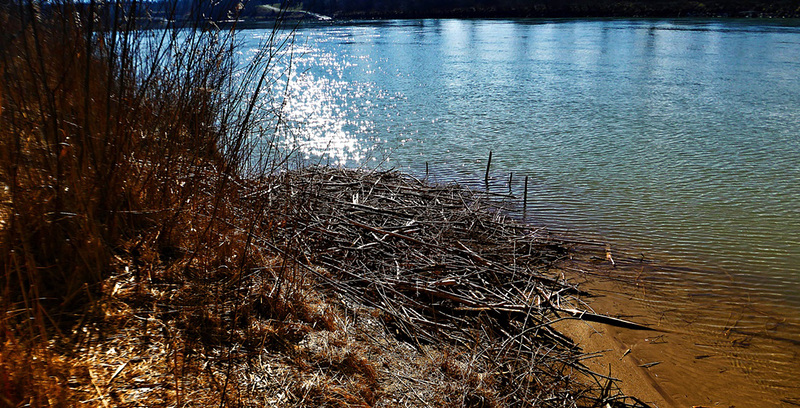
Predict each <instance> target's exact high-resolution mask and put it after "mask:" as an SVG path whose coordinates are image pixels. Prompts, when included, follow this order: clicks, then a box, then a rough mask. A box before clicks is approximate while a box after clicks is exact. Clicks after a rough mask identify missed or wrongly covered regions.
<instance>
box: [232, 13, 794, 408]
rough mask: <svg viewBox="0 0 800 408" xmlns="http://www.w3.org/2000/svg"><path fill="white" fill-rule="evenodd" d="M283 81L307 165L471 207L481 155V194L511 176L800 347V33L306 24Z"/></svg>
mask: <svg viewBox="0 0 800 408" xmlns="http://www.w3.org/2000/svg"><path fill="white" fill-rule="evenodd" d="M247 35H248V38H249V39H250V41H251V42H253V46H255V44H256V40H257V38H259V37H260V36H262V35H263V33H261V32H260V31H259V30H252V31H249V32H248V33H247ZM292 64H293V68H292V75H291V81H290V82H289V83H288V88H287V90H286V92H287V93H288V96H289V97H288V98H287V101H288V102H287V105H286V109H285V112H286V116H285V119H286V120H287V121H288V122H289V123H290V124H294V125H296V126H294V127H293V131H292V132H291V134H290V136H287V142H288V143H289V144H291V145H292V146H294V147H296V148H297V149H299V151H300V152H301V153H302V154H303V155H305V156H306V157H307V158H308V159H310V160H318V161H321V162H322V163H330V164H336V165H347V166H359V165H367V166H377V165H381V166H384V167H396V168H399V169H402V170H405V171H410V172H412V173H413V174H416V175H417V176H419V177H424V176H426V174H429V175H430V178H432V179H434V180H437V181H444V182H449V181H457V182H461V183H464V184H468V185H472V186H475V187H478V188H483V182H482V180H483V174H484V173H483V172H484V171H485V166H486V161H487V156H488V154H489V151H492V152H493V161H492V168H491V177H492V180H491V182H490V184H491V189H492V190H494V191H497V192H502V191H504V190H505V191H508V190H507V189H508V184H507V183H508V178H509V174H510V173H513V179H512V186H511V187H512V191H513V193H514V194H515V195H516V196H517V197H520V196H521V195H522V189H523V187H522V182H523V180H524V178H525V177H526V176H527V177H528V178H529V186H528V189H529V192H528V202H527V212H526V214H525V216H526V219H527V220H529V221H531V222H534V223H538V224H544V225H548V226H550V227H553V228H558V229H562V230H568V231H575V233H576V234H580V235H582V236H586V237H588V238H591V239H595V240H599V241H602V242H609V243H610V244H611V245H612V246H613V247H614V248H624V251H626V252H627V253H629V254H636V256H642V257H645V258H647V259H655V260H658V261H659V262H662V263H664V264H667V265H673V266H676V267H678V268H676V269H675V270H671V271H664V272H663V276H661V279H662V280H663V281H665V282H670V281H673V282H676V284H677V283H678V282H681V281H687V282H692V284H693V285H699V286H698V287H697V288H698V289H699V290H701V291H706V292H708V293H711V294H712V295H713V294H714V293H718V292H719V293H723V294H724V297H725V299H724V302H726V303H728V304H730V305H734V306H735V305H737V304H741V305H743V306H742V307H744V305H745V304H748V305H753V304H755V305H756V306H758V307H759V308H760V309H759V310H765V309H766V310H770V309H772V306H775V307H776V308H777V307H780V308H782V310H784V311H783V312H781V314H782V315H783V317H781V319H784V320H782V321H784V322H787V321H788V322H789V323H787V324H789V325H790V326H791V325H794V326H792V327H794V328H795V329H796V328H797V324H798V317H797V316H800V205H798V203H799V201H800V200H799V199H800V183H798V180H800V26H799V25H798V23H797V22H796V21H794V22H793V21H789V22H786V21H783V22H779V23H775V22H766V21H737V20H727V21H704V20H676V21H666V20H514V21H497V20H424V21H389V22H364V23H350V24H333V25H331V24H325V25H306V26H304V27H301V28H300V29H298V30H297V32H296V37H295V46H294V47H293V50H292ZM426 169H427V172H428V173H426ZM620 250H621V251H622V249H620ZM720 291H721V292H720ZM716 296H722V295H719V294H718V295H716ZM712 298H713V296H712ZM654 301H655V302H659V301H662V302H665V303H669V301H670V300H669V299H660V300H659V299H656V300H654ZM713 301H714V302H716V301H717V300H713ZM732 310H733V309H732ZM765 313H766V314H769V313H770V312H769V311H767V312H765ZM726 316H727V315H726ZM728 317H729V319H728V322H727V323H726V322H723V321H719V322H716V323H714V322H707V323H706V325H708V326H709V327H710V329H709V330H711V329H720V330H724V329H725V326H724V325H726V324H730V316H728ZM787 319H788V320H787ZM745 323H746V322H745ZM743 324H744V323H743ZM752 324H754V325H758V324H760V323H758V322H753V323H752ZM717 326H719V327H717ZM795 329H791V330H789V334H788V335H787V336H788V337H789V342H788V343H786V344H788V346H787V347H788V348H789V349H790V350H794V351H793V352H794V357H792V356H791V355H790V356H788V358H789V361H790V362H791V361H792V360H793V359H794V360H795V361H796V359H797V350H798V342H800V334H798V333H800V330H795ZM795 336H797V337H795ZM792 341H795V343H792ZM781 344H783V343H781ZM784 357H785V356H784ZM765 358H766V359H768V358H769V357H765ZM784 363H785V362H784ZM787 375H789V374H787ZM795 385H796V383H795ZM797 402H798V404H800V399H797Z"/></svg>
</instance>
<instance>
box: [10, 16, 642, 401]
mask: <svg viewBox="0 0 800 408" xmlns="http://www.w3.org/2000/svg"><path fill="white" fill-rule="evenodd" d="M137 5H138V3H137V2H121V1H120V2H110V3H108V2H106V3H104V4H103V6H104V7H100V6H99V5H98V3H95V2H89V3H88V4H84V3H81V4H80V5H77V4H75V3H71V2H58V3H54V6H52V7H50V8H49V9H48V10H47V12H46V13H44V12H43V11H42V9H41V8H40V4H39V3H38V2H32V1H31V2H2V3H0V24H2V26H3V27H4V30H3V31H2V33H1V34H0V41H1V43H0V54H1V55H0V73H2V75H3V77H2V85H1V86H0V270H1V271H2V274H3V279H2V281H0V307H2V312H3V313H2V317H0V403H1V404H2V405H5V406H24V405H29V406H74V405H79V404H88V405H92V406H105V407H107V406H118V405H147V406H171V405H181V406H183V405H190V406H208V405H211V404H215V405H219V406H225V405H228V406H245V405H246V406H429V405H435V406H484V407H490V406H645V404H644V403H642V402H641V401H638V400H636V399H635V398H633V397H628V396H624V395H621V394H620V393H619V392H618V391H617V387H616V385H615V383H614V381H613V379H612V378H611V377H610V376H608V373H594V372H591V371H590V370H589V369H587V368H586V366H585V365H584V364H583V363H582V362H583V361H584V360H585V359H587V358H591V357H592V356H591V355H585V354H583V353H582V352H581V350H580V349H578V348H577V347H576V346H575V345H574V344H572V342H571V341H570V340H569V339H568V338H566V337H565V336H563V335H561V334H559V333H558V332H557V331H556V330H554V329H553V328H552V327H551V324H552V323H553V322H555V321H559V320H563V319H565V318H575V317H580V318H591V317H594V318H602V317H601V316H594V315H592V314H591V313H583V312H582V311H583V310H585V307H584V305H583V304H582V300H581V299H582V297H584V296H586V294H584V293H582V292H581V291H580V290H579V289H578V288H577V287H575V286H574V285H573V284H571V283H569V282H567V281H566V280H565V279H564V278H563V277H561V276H560V275H557V274H555V273H553V272H552V269H551V267H552V265H553V264H554V263H555V262H557V261H558V260H559V259H561V258H563V257H566V256H568V254H569V245H568V243H565V242H562V241H559V240H556V239H554V238H553V237H550V236H549V235H548V234H547V233H546V232H545V231H544V230H533V229H530V228H529V227H525V226H522V225H518V224H516V223H514V222H513V221H510V220H506V219H504V218H503V217H502V215H501V214H500V213H498V212H497V211H496V210H494V209H493V207H492V204H491V202H490V201H488V200H486V199H485V198H482V197H481V196H480V195H478V194H476V193H474V192H470V191H468V190H464V189H461V188H458V187H455V186H435V185H430V184H426V183H423V182H420V181H418V180H416V179H414V178H413V177H410V176H404V175H400V174H397V173H394V172H382V171H368V170H342V169H331V168H318V167H304V166H302V165H299V164H298V163H297V162H296V161H295V160H294V159H293V156H292V155H291V152H286V151H282V150H280V149H279V148H278V145H279V144H278V143H277V141H276V140H275V139H274V135H276V134H278V132H276V129H277V128H279V127H280V126H282V123H281V109H282V108H281V106H282V103H281V101H282V93H281V92H282V91H281V88H280V87H277V86H276V84H278V83H279V81H278V79H279V78H281V76H282V75H285V69H287V68H286V67H287V66H290V64H289V63H288V61H287V60H285V58H289V57H290V56H291V53H290V52H287V47H289V46H290V39H291V31H290V30H283V29H282V28H281V26H280V23H281V21H282V20H281V19H278V20H277V25H276V27H275V29H274V30H273V31H272V32H271V35H269V36H267V38H265V39H264V42H263V44H262V45H261V47H259V49H258V50H257V51H253V52H252V53H251V54H243V53H240V52H239V51H241V50H240V49H239V48H238V44H239V42H238V39H237V37H236V35H237V32H236V31H235V30H230V31H225V30H219V29H217V28H216V27H214V26H213V25H200V24H198V25H194V26H192V27H180V28H178V27H176V28H174V29H164V30H138V29H137V23H136V19H133V18H128V17H129V16H131V15H135V11H132V10H130V9H128V7H136V6H137ZM78 6H79V7H78ZM98 27H102V28H103V30H97V28H98ZM240 58H248V59H247V61H245V62H244V63H243V62H242V61H241V60H240ZM265 101H267V102H269V103H267V102H265Z"/></svg>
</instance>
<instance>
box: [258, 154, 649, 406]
mask: <svg viewBox="0 0 800 408" xmlns="http://www.w3.org/2000/svg"><path fill="white" fill-rule="evenodd" d="M272 186H273V187H272V190H271V191H270V192H269V193H268V194H265V196H264V197H262V199H264V200H267V202H268V207H270V208H272V209H274V210H275V211H281V209H283V212H284V216H285V217H286V218H285V219H284V220H283V221H281V223H282V225H284V226H285V227H284V228H282V229H281V231H283V236H282V237H280V240H282V241H283V247H284V248H292V249H291V251H292V252H293V256H294V257H295V258H296V259H301V260H303V261H304V262H307V264H308V265H316V266H322V267H324V269H325V271H326V272H325V273H319V276H318V278H319V279H320V280H321V281H322V282H325V284H326V285H328V286H329V288H330V289H331V290H332V291H333V292H335V293H337V294H338V295H339V296H340V298H341V299H342V300H343V301H344V302H345V303H354V304H358V305H363V306H366V307H370V308H374V309H376V310H380V311H381V313H382V317H383V321H384V322H385V323H386V327H387V328H388V329H389V330H391V331H393V332H394V333H396V335H397V337H398V338H401V339H403V340H405V341H407V342H409V343H411V344H413V345H415V346H418V347H423V346H425V345H427V344H450V345H452V347H454V348H459V349H462V350H471V351H472V352H473V353H475V358H474V362H475V365H476V367H475V368H476V370H480V371H483V372H486V373H491V374H492V375H494V376H495V377H497V378H496V379H495V383H496V384H505V385H503V387H505V388H507V389H505V390H504V391H503V392H504V393H505V394H504V395H505V396H504V398H506V400H505V401H503V403H504V404H508V405H510V406H515V405H527V404H528V403H530V402H531V401H539V402H546V401H547V400H548V399H553V398H556V399H559V400H562V401H563V400H572V401H573V402H575V403H576V404H577V405H584V404H585V403H586V401H584V402H583V403H581V402H580V401H581V399H582V398H591V399H592V400H593V401H594V403H596V402H597V401H598V398H599V400H601V401H616V402H617V403H620V402H622V401H630V399H628V398H625V397H623V396H621V395H618V394H616V393H614V392H612V389H613V387H611V383H612V381H611V379H610V378H609V377H606V376H603V375H601V374H598V373H592V372H590V371H589V370H588V369H587V368H586V367H585V366H584V365H583V364H581V360H582V359H583V358H586V357H587V356H585V355H583V354H581V352H580V350H578V349H577V347H575V345H574V344H573V343H572V341H571V340H570V339H568V338H567V337H565V336H563V335H561V334H560V333H559V332H558V331H556V330H554V329H553V328H552V327H551V325H552V323H553V322H555V321H558V320H562V319H566V318H583V319H589V320H598V319H599V320H601V321H602V319H604V318H606V317H604V316H598V315H595V314H593V313H591V312H590V311H585V309H586V307H585V305H584V304H583V303H582V302H581V300H580V296H585V295H587V294H585V293H582V292H581V291H580V289H578V288H577V287H576V286H575V285H573V284H571V283H569V282H567V281H566V280H565V279H564V278H562V277H559V276H558V275H556V274H555V273H554V272H552V268H551V267H552V266H553V265H554V264H555V263H556V262H558V261H559V260H561V259H563V258H565V257H567V256H569V248H568V245H567V244H565V243H564V242H561V241H558V240H557V239H556V238H554V237H553V236H551V235H550V234H549V232H548V231H546V230H545V229H532V228H531V227H528V226H524V225H521V224H519V223H516V222H514V221H513V220H510V219H506V218H505V217H504V216H503V214H502V213H501V212H500V211H497V210H496V209H495V206H494V205H493V204H492V202H491V200H489V199H487V197H485V196H483V195H482V193H481V192H478V191H472V190H468V189H464V188H461V187H459V186H456V185H431V184H428V183H425V182H422V181H420V180H417V179H415V178H413V177H411V176H409V175H404V174H401V173H398V172H379V171H363V170H347V169H337V168H330V167H311V168H305V169H302V170H294V171H290V172H286V173H283V174H282V175H281V176H280V180H278V182H274V181H273V183H272ZM606 319H609V321H608V322H611V323H612V324H613V323H614V322H613V320H614V319H611V318H606ZM618 323H619V322H618ZM622 323H628V322H622ZM577 372H579V373H582V374H583V379H584V380H585V379H586V378H589V379H590V381H589V383H590V384H589V386H586V383H585V382H584V383H582V384H583V385H582V386H580V387H578V386H576V385H575V384H573V383H574V382H575V381H576V378H577V377H579V376H576V375H574V374H575V373H577ZM592 381H594V385H592V384H591V382H592ZM567 383H569V384H567ZM565 386H566V387H565ZM559 393H561V394H563V393H568V394H570V395H556V394H559ZM594 403H592V404H594ZM634 405H635V404H634ZM638 406H642V405H641V404H640V405H638Z"/></svg>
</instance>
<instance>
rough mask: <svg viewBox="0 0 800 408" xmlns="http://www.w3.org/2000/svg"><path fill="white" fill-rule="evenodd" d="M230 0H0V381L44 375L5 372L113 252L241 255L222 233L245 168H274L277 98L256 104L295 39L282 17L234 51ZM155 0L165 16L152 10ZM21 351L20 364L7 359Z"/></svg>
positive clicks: (107, 264)
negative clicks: (245, 50) (252, 44)
mask: <svg viewBox="0 0 800 408" xmlns="http://www.w3.org/2000/svg"><path fill="white" fill-rule="evenodd" d="M237 4H238V2H234V1H233V0H223V1H213V2H212V1H192V2H184V1H179V0H169V1H165V2H160V3H154V2H149V1H141V0H112V1H97V0H91V1H88V2H87V1H72V0H60V1H49V2H41V1H34V0H21V1H0V27H2V30H0V75H2V80H1V82H0V273H2V280H0V305H2V310H3V311H4V313H3V316H2V317H0V326H2V327H0V329H2V330H0V333H1V334H0V383H2V384H0V385H3V386H4V387H5V388H6V389H7V390H8V389H11V390H13V389H25V388H26V387H27V386H34V385H35V383H36V381H37V380H36V378H34V377H35V376H36V375H38V374H35V373H34V374H31V375H30V376H28V377H25V376H24V375H22V374H21V371H24V370H22V369H20V370H19V371H18V372H14V369H13V367H17V368H20V367H23V366H25V364H28V363H29V364H33V363H32V361H33V360H35V359H36V358H35V357H31V356H33V355H34V353H32V352H31V350H32V348H31V347H34V346H31V344H36V343H37V342H38V343H41V342H43V341H44V340H46V339H47V338H48V337H49V336H50V334H51V333H52V331H59V330H61V331H63V330H65V329H67V328H69V327H71V326H72V324H73V323H74V322H75V320H76V319H78V318H80V316H81V315H82V313H83V312H86V311H87V310H89V309H91V308H92V306H93V305H94V304H95V303H94V302H93V301H92V300H93V299H96V298H97V297H98V296H99V295H100V294H101V292H102V285H101V282H102V281H103V280H104V279H105V278H106V277H108V276H109V274H110V273H111V272H112V270H113V269H114V268H115V267H117V266H118V265H116V264H115V262H116V261H115V260H117V259H120V258H122V257H125V258H133V259H138V258H141V257H143V256H144V255H143V254H145V253H146V252H148V251H149V252H152V253H154V254H156V255H155V257H156V261H157V262H159V263H160V264H161V265H164V269H168V268H167V266H171V267H172V269H174V270H178V269H182V270H188V269H189V268H190V267H191V268H193V269H194V270H199V268H198V267H197V265H198V264H202V263H207V264H208V265H207V266H208V267H209V268H213V267H219V266H220V264H225V265H226V268H227V270H233V269H235V267H243V266H245V265H246V264H247V263H248V254H249V252H248V251H249V249H248V245H249V242H248V239H246V238H245V239H242V240H239V241H237V242H236V243H235V244H232V243H231V242H228V241H227V240H229V238H226V237H225V234H223V233H220V231H219V230H220V228H222V227H226V226H229V225H230V222H231V221H230V220H232V219H236V216H237V215H242V214H236V213H234V211H233V209H232V207H231V202H232V201H233V200H236V199H237V194H238V192H237V191H238V190H237V186H239V185H241V183H242V180H243V177H245V176H246V177H248V178H250V179H257V178H258V177H259V175H265V174H268V173H270V172H272V171H273V170H274V168H275V167H276V166H278V165H279V164H280V163H281V161H280V159H282V157H281V156H280V155H279V153H278V152H277V151H276V150H275V149H274V142H275V140H274V139H273V138H272V136H271V135H273V134H275V132H274V131H275V129H276V126H279V122H280V109H281V107H280V104H279V103H277V104H275V103H273V104H269V103H265V102H264V101H275V100H278V101H280V97H281V95H280V92H281V90H280V89H278V88H276V86H275V85H276V83H277V80H278V79H279V78H281V76H282V75H284V74H285V73H284V72H283V71H282V69H284V68H280V67H285V66H286V65H287V64H286V63H284V62H281V61H279V60H280V59H281V58H283V57H282V56H283V55H287V53H285V52H284V51H285V50H286V48H287V47H288V46H289V45H290V41H291V35H290V34H287V33H289V32H290V30H289V31H285V30H284V27H283V23H284V21H283V19H281V18H280V16H279V18H278V19H277V20H276V23H275V25H274V27H273V29H272V31H271V33H270V35H269V36H267V38H265V39H264V40H263V42H262V44H260V47H259V48H258V50H257V51H255V52H253V53H251V54H248V55H247V57H248V58H249V59H248V60H247V61H242V58H243V57H242V56H241V53H240V46H241V42H240V36H239V33H238V32H237V30H236V27H235V23H234V24H232V25H231V26H228V27H226V28H220V26H219V25H218V24H217V23H216V22H215V21H212V20H209V19H207V17H208V16H209V15H211V14H212V13H217V14H220V15H225V16H226V18H231V19H232V20H235V19H236V12H237V10H238V9H239V7H237ZM156 5H158V6H161V7H163V9H162V10H164V11H163V13H165V16H166V19H165V20H164V21H161V22H159V21H155V20H154V19H152V18H150V17H151V16H152V15H153V14H152V12H153V10H148V8H153V7H156ZM187 5H188V6H187ZM284 9H285V8H284ZM179 13H180V14H179ZM158 24H162V26H158ZM270 93H273V94H275V95H274V97H272V98H270V97H268V96H269V94H270ZM246 216H247V217H246V218H247V220H246V221H244V219H242V221H241V224H243V225H238V226H237V228H238V229H239V230H244V231H247V230H248V228H250V229H252V228H254V227H255V226H256V225H258V224H259V222H260V221H261V220H263V219H264V217H266V214H264V212H263V210H261V211H260V210H259V209H258V208H257V207H254V208H252V209H251V210H249V213H248V214H246ZM226 228H227V227H226ZM245 235H246V236H248V234H247V233H245ZM172 264H175V265H172ZM140 269H141V272H137V273H145V272H143V271H144V270H145V269H144V268H140ZM139 278H143V277H142V276H140V277H139ZM19 350H27V355H28V356H29V357H28V360H25V361H27V363H25V362H23V361H22V360H16V362H12V361H11V360H9V356H10V355H12V354H14V353H15V352H16V351H19ZM24 354H25V353H22V354H21V355H24ZM20 358H22V357H20ZM23 360H24V359H23ZM29 368H30V367H29ZM33 371H34V372H35V371H36V370H33ZM40 375H41V376H43V378H44V377H47V375H49V374H48V372H47V370H44V371H42V372H41V373H40ZM50 391H53V390H50ZM9 392H10V391H9ZM9 392H5V394H3V395H2V397H3V400H4V401H5V402H8V401H10V400H9V399H8V398H10V396H12V397H13V392H11V393H10V394H9ZM41 397H42V398H45V396H41ZM11 399H12V400H13V399H14V398H11ZM41 401H44V400H41ZM41 401H39V402H41ZM44 405H47V404H44Z"/></svg>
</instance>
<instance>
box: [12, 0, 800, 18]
mask: <svg viewBox="0 0 800 408" xmlns="http://www.w3.org/2000/svg"><path fill="white" fill-rule="evenodd" d="M2 3H15V2H14V1H13V0H0V4H2ZM92 3H95V4H97V5H98V8H102V6H101V4H104V3H105V4H106V7H108V5H109V4H113V3H115V2H110V3H109V2H100V1H95V2H92V1H89V0H86V1H84V2H82V3H78V4H82V5H83V7H86V8H89V7H90V4H92ZM117 3H124V4H129V3H138V7H134V8H133V9H134V10H137V14H139V17H147V18H162V19H166V20H183V21H187V20H194V21H197V20H205V21H224V20H232V19H238V20H249V21H257V20H273V19H275V18H284V19H286V18H288V19H304V18H316V17H318V16H315V15H314V14H313V13H317V14H321V15H324V16H330V17H333V18H336V19H371V18H377V19H383V18H448V17H449V18H477V17H486V18H493V17H494V18H504V17H506V18H513V17H521V18H524V17H529V18H535V17H730V18H742V17H756V18H758V17H762V18H764V17H784V18H786V17H789V18H791V17H793V18H800V0H777V1H764V0H707V1H697V0H281V1H279V0H200V1H193V0H150V1H143V0H119V1H117ZM45 4H46V3H45ZM128 9H129V10H130V8H128ZM307 12H311V13H312V14H309V13H307Z"/></svg>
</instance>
